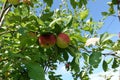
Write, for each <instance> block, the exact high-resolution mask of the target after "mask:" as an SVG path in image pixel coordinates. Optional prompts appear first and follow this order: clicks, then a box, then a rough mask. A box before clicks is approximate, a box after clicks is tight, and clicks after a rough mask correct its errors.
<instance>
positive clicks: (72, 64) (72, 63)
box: [70, 58, 80, 72]
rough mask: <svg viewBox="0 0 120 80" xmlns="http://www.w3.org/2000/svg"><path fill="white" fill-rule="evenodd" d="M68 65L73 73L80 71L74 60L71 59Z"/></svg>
mask: <svg viewBox="0 0 120 80" xmlns="http://www.w3.org/2000/svg"><path fill="white" fill-rule="evenodd" d="M70 65H71V69H72V70H74V71H75V72H79V71H80V68H79V65H78V64H76V62H75V58H73V60H72V62H71V63H70Z"/></svg>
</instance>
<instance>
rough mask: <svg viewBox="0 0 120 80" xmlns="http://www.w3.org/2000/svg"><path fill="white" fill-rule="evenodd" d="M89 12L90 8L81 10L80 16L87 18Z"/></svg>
mask: <svg viewBox="0 0 120 80" xmlns="http://www.w3.org/2000/svg"><path fill="white" fill-rule="evenodd" d="M88 13H89V10H88V9H86V10H84V11H82V12H80V18H81V19H82V20H84V19H85V18H87V16H88Z"/></svg>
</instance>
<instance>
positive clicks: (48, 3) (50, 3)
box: [44, 0, 53, 7]
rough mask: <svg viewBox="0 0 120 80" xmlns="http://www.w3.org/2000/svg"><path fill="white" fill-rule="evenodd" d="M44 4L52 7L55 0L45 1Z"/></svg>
mask: <svg viewBox="0 0 120 80" xmlns="http://www.w3.org/2000/svg"><path fill="white" fill-rule="evenodd" d="M44 2H46V3H47V5H48V6H50V7H51V6H52V4H53V0H44Z"/></svg>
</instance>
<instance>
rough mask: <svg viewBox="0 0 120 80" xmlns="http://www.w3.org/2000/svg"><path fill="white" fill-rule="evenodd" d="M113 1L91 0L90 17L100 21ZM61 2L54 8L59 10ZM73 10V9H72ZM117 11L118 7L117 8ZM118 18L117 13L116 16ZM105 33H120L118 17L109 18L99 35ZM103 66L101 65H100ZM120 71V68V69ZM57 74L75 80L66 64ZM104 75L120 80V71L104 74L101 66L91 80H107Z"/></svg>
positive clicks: (89, 6) (60, 66) (56, 1)
mask: <svg viewBox="0 0 120 80" xmlns="http://www.w3.org/2000/svg"><path fill="white" fill-rule="evenodd" d="M109 1H111V0H96V1H95V2H93V1H92V0H89V2H88V5H87V7H88V8H89V10H90V13H89V14H90V16H92V17H93V19H94V20H95V21H99V20H100V19H101V18H102V15H101V12H105V11H108V8H109V6H108V5H107V2H109ZM60 2H61V0H54V5H53V6H52V8H55V9H57V8H59V5H58V4H57V3H60ZM70 8H71V7H70ZM115 10H116V7H115ZM115 15H116V16H117V13H116V14H115ZM104 32H108V33H113V34H118V33H119V32H120V21H119V20H118V17H115V16H109V17H108V18H107V19H106V20H105V21H104V25H103V27H102V28H101V29H100V30H99V31H98V33H99V34H102V33H104ZM114 39H115V40H117V39H118V37H115V38H114ZM100 65H101V64H100ZM118 70H120V68H118ZM56 74H62V78H63V80H73V79H72V76H71V74H70V72H68V71H66V69H65V65H64V64H62V63H61V64H59V68H58V70H57V71H56ZM104 74H106V75H113V77H112V78H111V80H119V78H118V76H119V74H120V72H119V71H117V72H114V73H113V70H110V71H108V72H103V70H102V67H101V66H99V68H98V69H96V70H95V71H94V74H92V75H90V78H91V80H105V79H104V78H103V77H100V75H101V76H103V75H104Z"/></svg>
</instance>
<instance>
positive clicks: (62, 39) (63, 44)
mask: <svg viewBox="0 0 120 80" xmlns="http://www.w3.org/2000/svg"><path fill="white" fill-rule="evenodd" d="M69 43H70V38H69V36H68V35H67V34H65V33H60V34H59V35H58V37H57V46H58V47H60V48H67V47H68V45H69Z"/></svg>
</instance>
